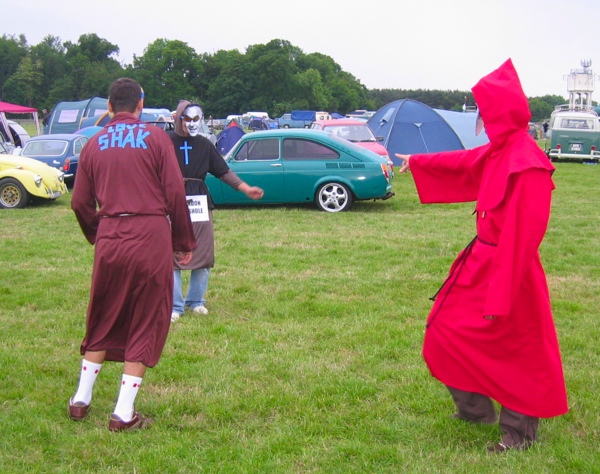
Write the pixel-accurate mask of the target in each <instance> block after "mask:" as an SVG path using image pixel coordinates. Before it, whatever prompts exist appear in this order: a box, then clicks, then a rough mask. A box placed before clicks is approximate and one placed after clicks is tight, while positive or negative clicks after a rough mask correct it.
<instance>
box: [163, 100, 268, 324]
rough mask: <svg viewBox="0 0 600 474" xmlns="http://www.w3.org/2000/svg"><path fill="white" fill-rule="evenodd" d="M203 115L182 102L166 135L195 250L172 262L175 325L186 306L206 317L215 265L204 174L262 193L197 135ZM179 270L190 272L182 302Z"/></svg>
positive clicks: (194, 106)
mask: <svg viewBox="0 0 600 474" xmlns="http://www.w3.org/2000/svg"><path fill="white" fill-rule="evenodd" d="M203 118H204V114H203V111H202V107H200V106H199V105H198V104H192V103H191V102H189V101H187V100H182V101H180V102H179V105H178V106H177V111H176V113H175V131H174V132H170V136H171V139H172V140H173V145H174V147H175V153H176V155H177V161H178V163H179V168H180V169H181V173H182V174H183V178H184V181H185V189H186V195H187V197H188V205H189V206H190V215H191V217H192V226H193V228H194V236H195V238H196V243H197V246H196V250H194V253H193V256H192V260H191V261H190V262H189V263H186V264H181V263H180V262H178V261H177V260H175V270H174V286H173V311H172V314H171V322H175V321H177V320H178V319H179V317H180V316H181V315H182V314H183V312H184V309H185V308H186V307H188V308H189V309H191V311H192V312H194V313H195V314H208V309H207V308H206V306H205V303H206V300H205V298H204V294H205V292H206V288H207V286H208V277H209V274H210V269H211V268H212V267H213V266H214V264H215V252H214V228H213V212H212V210H213V208H214V204H213V202H212V199H211V197H210V193H209V192H208V187H207V186H206V183H205V182H204V178H205V177H206V174H207V173H210V174H212V175H214V176H215V177H217V178H219V179H220V180H221V181H223V182H224V183H226V184H228V185H229V186H231V187H232V188H234V189H237V190H238V191H240V192H243V193H244V194H246V196H248V197H249V198H250V199H261V198H262V197H263V194H264V193H263V190H262V189H261V188H258V187H256V186H249V185H248V184H247V183H245V182H243V181H242V180H241V179H240V178H239V177H238V176H237V175H236V174H235V173H234V172H233V171H231V170H230V169H229V167H228V166H227V163H225V160H223V157H221V155H220V154H219V152H218V151H217V149H216V148H215V146H214V145H213V144H212V143H211V142H210V140H208V139H207V138H205V137H203V136H202V135H200V130H201V125H202V120H203ZM181 270H191V275H190V283H189V288H188V291H187V295H186V297H185V299H184V297H183V289H182V284H181Z"/></svg>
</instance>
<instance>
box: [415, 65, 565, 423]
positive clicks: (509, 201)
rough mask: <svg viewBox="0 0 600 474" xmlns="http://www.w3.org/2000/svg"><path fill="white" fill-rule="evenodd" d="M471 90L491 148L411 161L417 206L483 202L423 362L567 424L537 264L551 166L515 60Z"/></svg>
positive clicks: (518, 407) (447, 380) (435, 311)
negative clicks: (530, 129)
mask: <svg viewBox="0 0 600 474" xmlns="http://www.w3.org/2000/svg"><path fill="white" fill-rule="evenodd" d="M472 91H473V96H474V98H475V101H476V102H477V105H478V107H479V113H480V114H481V117H482V118H483V121H484V124H485V129H486V133H487V135H488V137H489V138H490V143H489V144H487V145H485V146H482V147H478V148H475V149H473V150H464V151H456V152H446V153H434V154H428V155H412V156H411V158H410V169H411V172H412V174H413V176H414V181H415V184H416V186H417V190H418V193H419V197H420V199H421V202H423V203H450V202H467V201H475V200H476V201H477V204H476V214H477V223H476V227H477V238H476V239H475V240H474V241H473V242H472V243H471V244H470V245H469V246H467V248H466V249H465V250H463V251H462V252H461V253H460V254H459V256H458V257H457V259H456V260H455V262H454V263H453V265H452V267H451V269H450V273H449V276H448V278H447V280H446V282H445V283H444V285H443V286H442V288H441V289H440V291H439V293H438V294H437V296H436V299H435V303H434V305H433V308H432V310H431V313H430V315H429V318H428V322H427V330H426V333H425V341H424V347H423V356H424V358H425V360H426V362H427V365H428V366H429V369H430V371H431V373H432V375H433V376H434V377H436V378H437V379H439V380H440V381H441V382H443V383H444V384H446V385H448V386H450V387H454V388H457V389H460V390H465V391H469V392H476V393H480V394H483V395H487V396H489V397H491V398H492V399H494V400H496V401H497V402H499V403H500V404H501V405H503V406H506V407H507V408H509V409H512V410H515V411H517V412H520V413H522V414H525V415H529V416H533V417H543V418H548V417H553V416H557V415H561V414H563V413H565V412H566V411H567V409H568V408H567V397H566V390H565V382H564V377H563V371H562V363H561V357H560V351H559V346H558V341H557V337H556V330H555V327H554V321H553V319H552V313H551V308H550V297H549V293H548V287H547V283H546V277H545V274H544V270H543V268H542V264H541V261H540V255H539V247H540V244H541V242H542V239H543V237H544V234H545V232H546V228H547V225H548V219H549V216H550V204H551V194H552V190H553V189H554V184H553V182H552V178H551V174H552V170H553V169H554V167H553V166H552V164H551V163H550V162H549V160H548V158H547V157H546V155H545V154H544V153H543V152H542V151H541V150H540V148H539V146H538V145H537V144H536V143H535V141H534V140H533V139H532V138H531V136H530V135H529V134H528V133H527V126H528V123H529V119H530V116H531V115H530V111H529V106H528V102H527V98H526V96H525V94H524V93H523V89H522V88H521V84H520V81H519V78H518V76H517V73H516V71H515V69H514V67H513V65H512V62H511V61H510V60H508V61H507V62H505V63H504V64H503V65H502V66H501V67H500V68H498V69H497V70H496V71H494V72H492V73H491V74H489V75H488V76H486V77H484V78H483V79H481V80H480V81H479V82H478V83H477V84H476V85H475V86H474V87H473V89H472ZM485 316H494V317H495V319H486V318H485Z"/></svg>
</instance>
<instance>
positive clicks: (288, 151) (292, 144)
mask: <svg viewBox="0 0 600 474" xmlns="http://www.w3.org/2000/svg"><path fill="white" fill-rule="evenodd" d="M339 157H340V155H339V153H338V152H337V151H335V150H333V149H331V148H329V147H328V146H325V145H323V144H321V143H316V142H314V141H312V140H303V139H299V138H285V139H284V140H283V159H284V160H337V159H338V158H339Z"/></svg>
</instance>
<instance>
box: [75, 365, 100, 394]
mask: <svg viewBox="0 0 600 474" xmlns="http://www.w3.org/2000/svg"><path fill="white" fill-rule="evenodd" d="M101 368H102V364H95V363H94V362H90V361H89V360H85V359H83V360H82V361H81V376H80V377H79V387H78V388H77V393H76V394H75V395H74V396H73V403H74V402H83V403H85V404H86V405H89V404H90V403H91V402H92V390H93V388H94V383H96V378H97V377H98V374H99V373H100V369H101Z"/></svg>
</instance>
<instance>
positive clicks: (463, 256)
mask: <svg viewBox="0 0 600 474" xmlns="http://www.w3.org/2000/svg"><path fill="white" fill-rule="evenodd" d="M476 241H479V242H481V243H482V244H484V245H490V246H492V247H497V246H498V245H497V244H493V243H491V242H486V241H485V240H482V239H480V238H479V237H478V236H477V235H476V236H475V237H473V240H471V242H469V243H468V244H467V246H466V247H465V248H464V250H463V251H462V252H461V253H460V255H459V257H458V259H457V261H456V264H455V265H453V266H452V271H451V272H450V274H449V275H448V276H447V277H446V279H445V280H444V282H443V283H442V285H441V286H440V287H439V289H438V290H437V291H436V292H435V294H434V295H433V296H432V297H431V298H429V299H430V300H431V301H435V299H436V298H437V296H438V295H439V294H440V291H442V289H443V288H444V287H445V286H446V285H447V284H448V282H449V281H450V280H452V282H451V283H450V287H449V288H448V291H447V292H446V293H445V294H444V299H443V300H442V302H441V303H440V305H439V306H438V307H437V309H436V311H435V313H434V314H433V315H432V316H431V318H429V323H427V325H426V326H425V327H426V328H428V327H429V326H431V325H432V324H433V320H434V319H435V318H436V316H437V315H438V313H439V312H440V309H442V306H443V305H444V302H445V301H446V298H447V297H448V295H449V294H450V291H451V290H452V287H453V286H454V282H455V281H456V280H457V279H458V277H459V275H460V272H461V271H462V269H463V267H464V266H465V263H466V262H467V258H468V257H469V255H471V251H472V250H473V245H475V242H476ZM454 274H456V278H452V277H453V276H454Z"/></svg>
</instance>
